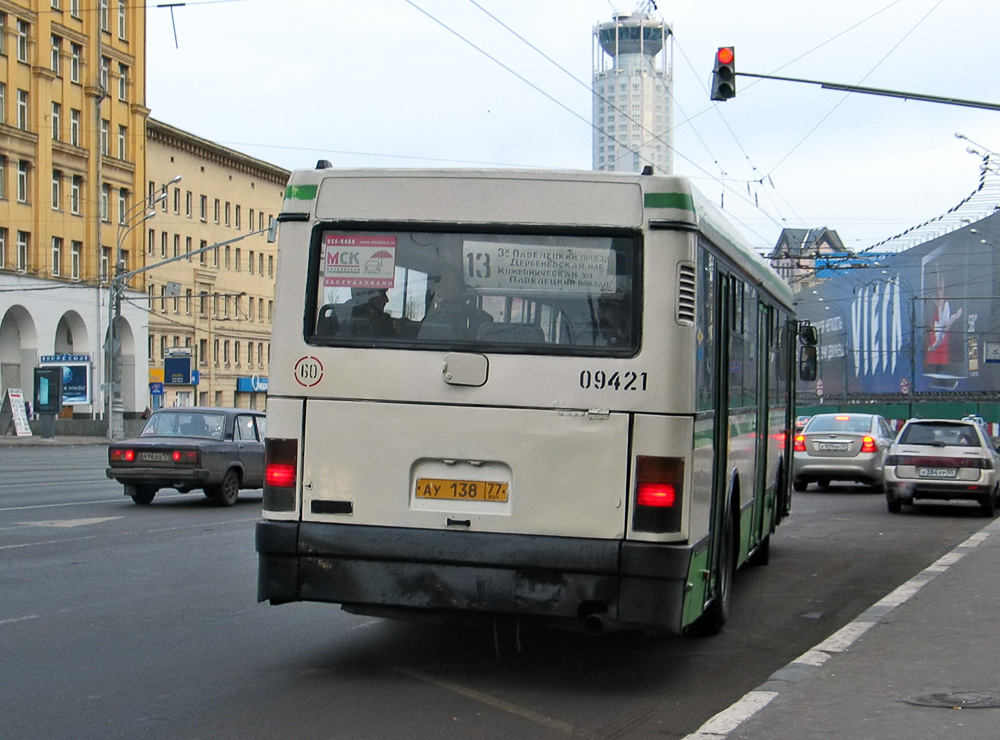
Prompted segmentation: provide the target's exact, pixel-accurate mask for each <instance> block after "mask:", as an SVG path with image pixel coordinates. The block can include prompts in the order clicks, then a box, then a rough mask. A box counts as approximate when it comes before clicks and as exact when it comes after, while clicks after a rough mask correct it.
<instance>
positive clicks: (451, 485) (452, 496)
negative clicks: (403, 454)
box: [416, 478, 507, 503]
mask: <svg viewBox="0 0 1000 740" xmlns="http://www.w3.org/2000/svg"><path fill="white" fill-rule="evenodd" d="M416 494H417V498H433V499H445V500H448V501H498V502H500V503H506V501H507V484H506V483H499V482H497V481H485V480H448V479H442V478H417V491H416Z"/></svg>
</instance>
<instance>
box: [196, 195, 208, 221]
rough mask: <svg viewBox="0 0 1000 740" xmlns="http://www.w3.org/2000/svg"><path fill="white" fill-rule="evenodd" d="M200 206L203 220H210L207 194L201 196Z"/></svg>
mask: <svg viewBox="0 0 1000 740" xmlns="http://www.w3.org/2000/svg"><path fill="white" fill-rule="evenodd" d="M198 206H199V208H200V213H201V215H200V218H201V220H202V221H207V220H208V196H207V195H203V196H201V198H200V200H199V203H198Z"/></svg>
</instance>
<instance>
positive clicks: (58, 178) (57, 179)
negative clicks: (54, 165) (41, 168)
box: [52, 170, 63, 211]
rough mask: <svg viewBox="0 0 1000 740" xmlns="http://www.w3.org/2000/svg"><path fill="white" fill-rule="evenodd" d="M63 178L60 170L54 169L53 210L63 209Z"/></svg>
mask: <svg viewBox="0 0 1000 740" xmlns="http://www.w3.org/2000/svg"><path fill="white" fill-rule="evenodd" d="M62 179H63V173H62V172H61V171H60V170H52V210H53V211H60V210H62Z"/></svg>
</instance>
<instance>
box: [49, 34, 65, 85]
mask: <svg viewBox="0 0 1000 740" xmlns="http://www.w3.org/2000/svg"><path fill="white" fill-rule="evenodd" d="M62 41H63V40H62V38H61V37H59V36H56V35H55V34H53V35H52V50H51V53H50V55H49V67H50V68H51V69H52V71H53V72H55V74H56V77H62Z"/></svg>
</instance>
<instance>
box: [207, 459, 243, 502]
mask: <svg viewBox="0 0 1000 740" xmlns="http://www.w3.org/2000/svg"><path fill="white" fill-rule="evenodd" d="M239 495H240V474H239V473H237V472H236V471H235V470H234V469H232V468H230V469H229V470H227V471H226V474H225V475H224V476H222V483H220V484H219V485H218V486H216V487H214V488H213V489H212V494H211V497H212V498H213V499H215V502H216V503H217V504H219V506H233V505H234V504H235V503H236V499H237V497H238V496H239Z"/></svg>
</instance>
